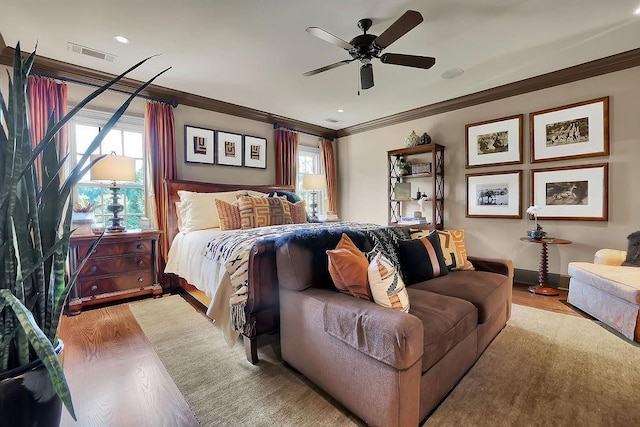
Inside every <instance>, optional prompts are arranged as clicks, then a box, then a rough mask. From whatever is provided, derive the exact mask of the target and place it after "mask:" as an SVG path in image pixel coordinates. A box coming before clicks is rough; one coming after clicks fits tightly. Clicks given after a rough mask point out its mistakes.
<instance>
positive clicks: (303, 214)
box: [287, 200, 308, 224]
mask: <svg viewBox="0 0 640 427" xmlns="http://www.w3.org/2000/svg"><path fill="white" fill-rule="evenodd" d="M287 203H288V204H289V212H291V221H293V223H294V224H306V223H307V222H308V221H307V209H306V206H305V205H304V200H300V201H299V202H296V203H291V202H287Z"/></svg>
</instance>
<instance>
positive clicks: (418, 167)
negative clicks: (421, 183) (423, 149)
mask: <svg viewBox="0 0 640 427" xmlns="http://www.w3.org/2000/svg"><path fill="white" fill-rule="evenodd" d="M419 173H431V163H412V164H411V174H412V175H417V174H419Z"/></svg>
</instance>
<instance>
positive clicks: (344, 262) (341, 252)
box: [327, 233, 372, 301]
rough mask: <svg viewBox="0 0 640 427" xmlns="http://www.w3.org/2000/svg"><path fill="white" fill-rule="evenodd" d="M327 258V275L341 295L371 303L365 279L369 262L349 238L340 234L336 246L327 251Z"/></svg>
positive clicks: (366, 278) (367, 283)
mask: <svg viewBox="0 0 640 427" xmlns="http://www.w3.org/2000/svg"><path fill="white" fill-rule="evenodd" d="M327 256H328V257H329V259H328V261H329V274H330V275H331V279H332V280H333V284H334V285H335V287H336V288H337V289H338V290H339V291H340V292H342V293H343V294H347V295H351V296H354V297H356V298H362V299H366V300H368V301H371V300H372V296H371V290H370V289H369V281H368V277H367V275H368V273H367V269H368V268H369V262H368V261H367V258H366V257H365V256H364V254H363V253H362V252H360V249H358V247H357V246H356V245H355V244H354V243H353V241H352V240H351V239H350V238H349V236H347V235H346V234H344V233H342V237H341V238H340V241H339V242H338V245H337V246H336V248H335V249H330V250H328V251H327Z"/></svg>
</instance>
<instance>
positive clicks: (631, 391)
mask: <svg viewBox="0 0 640 427" xmlns="http://www.w3.org/2000/svg"><path fill="white" fill-rule="evenodd" d="M130 307H131V310H132V312H133V313H134V315H135V317H136V319H137V320H138V323H140V325H141V327H142V329H143V331H144V333H145V335H146V336H147V337H148V339H149V341H150V342H151V344H152V345H153V347H154V349H155V350H156V352H157V354H158V356H159V357H160V360H162V362H163V363H164V365H165V367H166V369H167V371H168V372H169V375H171V377H172V378H173V380H174V381H175V383H176V385H177V386H178V388H179V389H180V391H181V392H182V394H183V395H184V396H185V399H186V401H187V402H188V404H189V406H190V407H191V408H192V410H193V412H194V414H195V416H196V418H197V419H198V420H199V421H200V423H201V424H202V425H203V426H218V425H220V426H222V425H238V426H244V425H247V426H248V425H252V426H273V425H277V426H351V425H362V424H361V422H360V421H359V420H357V419H356V418H354V417H353V416H352V415H350V414H349V413H348V412H347V411H346V410H345V409H344V408H342V407H341V406H340V405H339V404H338V403H337V402H335V401H334V400H333V399H331V398H330V397H329V396H327V395H325V394H324V393H323V392H322V391H321V390H318V389H317V388H316V387H315V386H313V384H310V383H309V382H308V381H306V380H305V379H304V378H303V377H302V376H300V375H299V374H297V373H295V372H294V371H293V370H291V369H290V368H289V367H287V366H286V365H284V364H283V363H282V361H280V359H279V357H278V354H279V347H278V342H277V335H276V336H273V337H267V340H266V341H265V342H264V343H262V345H261V347H260V349H259V357H260V359H261V361H260V363H259V364H258V365H256V366H253V365H251V364H250V363H249V362H247V360H246V358H245V355H244V349H243V347H242V345H241V344H238V345H236V346H235V347H233V348H229V347H228V346H227V344H226V343H225V342H224V339H223V338H222V335H221V334H220V333H219V332H218V331H217V329H216V328H215V327H214V326H213V324H212V323H211V322H210V321H209V320H208V319H207V318H206V317H205V316H203V315H202V314H201V313H199V312H197V311H196V310H195V309H193V308H192V307H191V306H190V305H189V304H188V303H187V302H186V301H184V300H183V299H182V298H181V297H179V296H171V297H166V298H161V299H157V300H146V301H141V302H136V303H132V304H130ZM639 384H640V346H638V345H637V344H634V343H632V342H630V341H629V340H626V339H623V338H621V337H620V336H619V335H616V334H614V333H613V332H612V331H611V330H609V329H606V328H605V327H603V326H602V325H600V324H599V323H598V322H595V321H593V320H589V319H585V318H580V317H575V316H567V315H564V314H559V313H553V312H549V311H543V310H538V309H534V308H529V307H524V306H518V305H514V306H513V315H512V318H511V320H510V321H509V324H508V325H507V327H506V328H505V329H504V330H503V331H502V332H501V333H500V335H498V337H497V338H496V339H495V340H494V342H493V343H491V345H490V346H489V348H488V349H487V350H486V351H485V353H484V354H483V355H482V357H481V358H480V359H479V360H478V362H477V363H476V364H475V365H474V366H473V367H472V368H471V370H470V371H469V372H468V373H467V375H466V376H465V377H464V378H463V379H462V381H461V382H460V383H459V384H458V386H457V387H456V388H455V389H454V390H453V392H451V394H450V395H449V396H448V397H447V398H446V400H445V401H444V402H443V403H442V404H441V405H440V406H439V407H438V408H437V409H436V411H435V412H434V413H433V414H432V415H431V416H430V417H429V419H428V420H427V421H426V423H425V424H424V425H426V426H432V425H433V426H460V425H469V426H484V425H486V426H513V425H555V426H565V425H566V426H569V425H589V426H599V425H601V426H613V425H640V406H638V402H640V387H639V386H638V385H639Z"/></svg>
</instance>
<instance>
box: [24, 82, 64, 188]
mask: <svg viewBox="0 0 640 427" xmlns="http://www.w3.org/2000/svg"><path fill="white" fill-rule="evenodd" d="M27 99H28V101H29V120H30V122H31V143H32V145H33V146H34V147H35V146H36V145H38V144H39V143H40V141H42V138H44V136H45V135H46V133H47V124H48V123H49V116H50V115H51V112H55V114H54V119H55V121H59V120H60V119H61V118H62V117H64V115H65V114H67V84H66V83H58V82H56V81H54V80H52V79H49V78H46V77H38V76H29V81H28V85H27ZM56 147H57V149H58V157H60V158H62V157H64V156H65V155H66V153H67V152H68V151H69V145H68V142H67V127H66V126H64V127H63V128H62V129H60V131H58V133H57V134H56ZM40 164H41V160H40V158H38V159H36V171H38V174H39V172H40ZM38 176H39V175H38Z"/></svg>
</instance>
